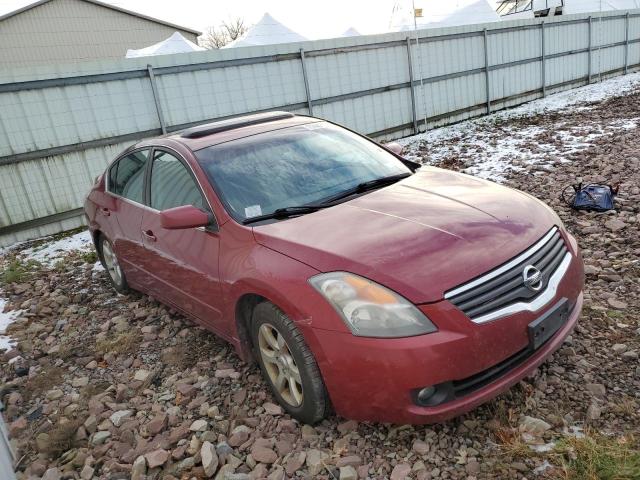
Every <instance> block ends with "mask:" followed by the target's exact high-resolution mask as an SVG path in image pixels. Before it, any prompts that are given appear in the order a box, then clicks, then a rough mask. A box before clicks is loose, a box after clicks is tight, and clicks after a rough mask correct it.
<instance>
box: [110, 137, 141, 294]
mask: <svg viewBox="0 0 640 480" xmlns="http://www.w3.org/2000/svg"><path fill="white" fill-rule="evenodd" d="M149 154H150V150H149V149H140V150H136V151H134V152H131V153H128V154H127V155H125V156H123V157H121V158H119V159H118V160H117V161H115V162H114V163H113V165H112V166H111V168H109V170H108V176H107V184H106V195H108V196H110V197H111V198H112V202H111V204H112V207H111V208H103V212H102V214H103V215H106V216H107V219H108V223H109V226H110V227H111V231H110V232H109V233H107V236H108V237H109V240H111V243H112V244H113V247H114V249H115V252H116V255H117V256H118V260H119V261H120V265H121V266H122V269H123V270H124V274H125V275H126V277H127V281H128V282H129V283H130V284H131V285H132V286H133V287H137V288H141V289H143V290H144V289H145V286H146V284H147V283H148V281H147V280H148V279H147V278H146V276H145V275H144V272H143V271H142V270H141V264H142V262H143V257H144V253H145V250H144V246H143V244H142V230H141V229H140V225H141V224H142V214H143V212H144V211H145V209H146V208H147V207H146V206H145V205H144V192H145V175H146V169H147V163H148V161H149Z"/></svg>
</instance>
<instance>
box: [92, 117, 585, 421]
mask: <svg viewBox="0 0 640 480" xmlns="http://www.w3.org/2000/svg"><path fill="white" fill-rule="evenodd" d="M400 153H401V152H400V148H399V146H398V145H397V144H391V145H386V146H384V145H380V144H378V143H376V142H374V141H373V140H370V139H368V138H366V137H364V136H361V135H359V134H357V133H355V132H352V131H350V130H348V129H346V128H343V127H340V126H338V125H335V124H333V123H330V122H328V121H324V120H321V119H317V118H312V117H307V116H300V115H293V114H290V113H285V112H269V113H264V114H258V115H252V116H246V117H240V118H235V119H231V120H224V121H220V122H216V123H210V124H205V125H200V126H197V127H193V128H189V129H186V130H183V131H180V132H176V133H173V134H170V135H167V136H163V137H159V138H155V139H151V140H145V141H142V142H139V143H137V144H135V145H133V146H131V147H130V148H128V149H127V150H126V151H124V152H123V153H122V154H121V155H119V156H118V157H117V158H116V159H115V160H114V161H113V162H112V163H111V164H110V166H109V167H108V168H107V170H106V171H105V173H104V174H103V175H101V176H99V177H98V178H97V180H96V182H95V185H94V186H93V188H92V190H91V192H90V193H89V195H88V197H87V200H86V203H85V212H86V215H87V218H88V222H89V228H90V231H91V234H92V237H93V240H94V242H95V246H96V250H97V252H98V255H99V258H100V260H101V262H102V263H103V265H104V266H105V268H106V270H107V272H108V275H109V278H110V281H111V283H112V284H113V287H114V288H115V289H116V290H117V291H118V292H126V291H127V290H129V289H135V290H137V291H140V292H143V293H146V294H149V295H152V296H153V297H154V298H157V299H158V300H159V301H161V302H163V303H165V304H167V305H169V306H171V307H172V308H174V309H176V310H178V311H180V312H182V313H183V314H184V315H186V316H187V317H189V318H191V319H193V320H194V321H195V322H197V323H198V324H200V325H203V326H204V327H206V328H207V329H209V330H211V331H212V332H215V333H216V334H217V335H219V336H220V337H222V338H224V339H225V340H227V341H228V342H230V343H231V344H232V345H233V346H234V347H235V349H236V351H237V353H238V355H239V356H240V357H241V358H242V359H244V360H246V361H256V362H257V363H258V364H259V366H260V368H261V370H262V373H263V375H264V378H265V380H266V382H267V383H268V384H269V386H270V387H271V389H272V390H273V395H274V396H275V397H276V398H277V400H278V401H279V402H280V403H281V404H282V406H283V407H284V408H285V409H286V410H287V412H289V413H290V414H291V415H292V416H293V417H295V418H296V419H298V420H300V421H302V422H306V423H315V422H318V421H319V420H321V419H322V418H324V417H325V416H327V415H328V414H329V413H330V412H336V413H337V414H339V415H342V416H343V417H347V418H352V419H356V420H373V421H381V422H393V423H430V422H438V421H443V420H446V419H448V418H451V417H453V416H456V415H459V414H461V413H463V412H466V411H469V410H470V409H472V408H474V407H476V406H478V405H480V404H482V403H484V402H486V401H488V400H490V399H491V398H493V397H495V396H496V395H498V394H499V393H501V392H503V391H505V390H507V389H508V388H509V387H510V386H512V385H513V384H515V383H516V382H518V381H519V380H520V379H522V378H523V377H525V376H526V375H528V374H530V373H532V372H533V371H534V370H535V369H536V368H537V367H538V366H539V365H540V364H541V363H542V362H543V361H544V360H545V359H546V358H548V357H549V356H550V355H551V354H552V353H553V352H554V351H555V350H556V349H557V348H558V347H559V346H560V345H561V344H562V342H563V341H564V339H565V338H566V337H567V335H569V333H570V332H571V331H572V329H573V327H574V326H575V324H576V321H577V319H578V316H579V314H580V310H581V308H582V301H583V294H582V289H583V276H584V275H583V263H582V258H581V255H580V251H579V249H578V245H577V243H576V240H575V238H574V237H573V236H571V234H570V233H569V232H567V230H566V229H565V227H564V226H563V224H562V222H561V221H560V219H559V218H558V216H557V215H556V214H555V213H554V212H553V211H552V210H551V209H550V208H549V207H547V206H546V205H545V204H543V203H542V202H540V201H538V200H536V199H535V198H533V197H532V196H530V195H528V194H526V193H523V192H520V191H517V190H512V189H509V188H506V187H503V186H500V185H497V184H495V183H492V182H489V181H486V180H482V179H479V178H474V177H471V176H468V175H464V174H461V173H454V172H451V171H447V170H441V169H439V168H434V167H428V166H423V167H421V166H420V165H418V164H415V163H413V162H411V161H409V160H407V159H405V158H403V157H402V156H401V155H400Z"/></svg>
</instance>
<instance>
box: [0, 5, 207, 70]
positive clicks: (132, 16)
mask: <svg viewBox="0 0 640 480" xmlns="http://www.w3.org/2000/svg"><path fill="white" fill-rule="evenodd" d="M176 8H179V6H178V4H176ZM176 31H177V32H179V33H181V34H182V35H183V36H184V37H185V38H186V39H187V40H190V41H192V42H194V43H195V42H197V37H198V36H199V35H201V32H198V31H197V30H192V29H190V28H186V27H181V26H178V25H174V24H172V23H170V22H166V21H164V20H158V19H156V18H152V17H148V16H146V15H142V14H140V13H136V12H131V11H129V10H125V9H123V8H120V7H116V6H113V5H110V4H108V3H103V2H100V1H98V0H39V1H36V2H34V3H31V4H28V5H26V6H24V7H22V8H19V9H17V10H13V11H10V12H8V13H4V14H3V13H0V69H1V68H14V67H22V66H31V65H43V64H45V65H46V64H56V63H69V62H82V61H89V60H102V59H114V58H124V56H125V54H126V53H127V50H128V49H137V48H143V47H148V46H149V45H151V44H153V43H157V42H160V41H162V40H165V39H166V38H168V37H169V36H171V35H172V34H173V33H175V32H176Z"/></svg>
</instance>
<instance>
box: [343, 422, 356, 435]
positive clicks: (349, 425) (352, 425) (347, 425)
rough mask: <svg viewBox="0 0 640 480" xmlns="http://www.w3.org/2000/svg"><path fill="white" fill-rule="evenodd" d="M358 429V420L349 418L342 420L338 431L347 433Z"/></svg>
mask: <svg viewBox="0 0 640 480" xmlns="http://www.w3.org/2000/svg"><path fill="white" fill-rule="evenodd" d="M357 429H358V422H356V421H355V420H347V421H346V422H342V423H341V424H340V425H338V431H339V432H340V433H341V434H342V435H345V434H347V433H349V432H353V431H355V430H357Z"/></svg>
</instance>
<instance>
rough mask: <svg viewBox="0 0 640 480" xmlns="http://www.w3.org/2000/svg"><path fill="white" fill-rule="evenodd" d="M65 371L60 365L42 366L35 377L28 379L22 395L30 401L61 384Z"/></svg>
mask: <svg viewBox="0 0 640 480" xmlns="http://www.w3.org/2000/svg"><path fill="white" fill-rule="evenodd" d="M64 373H65V370H64V369H63V368H60V367H52V366H47V367H44V368H42V370H40V371H39V372H38V373H37V374H36V376H35V377H33V378H30V379H29V380H27V383H26V384H25V385H24V387H23V388H22V390H21V392H20V393H21V394H22V397H23V398H24V399H25V401H29V400H30V399H32V398H35V397H38V396H40V395H42V394H43V393H44V392H46V391H48V390H51V389H52V388H53V387H56V386H58V385H60V384H61V383H62V377H63V376H64Z"/></svg>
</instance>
